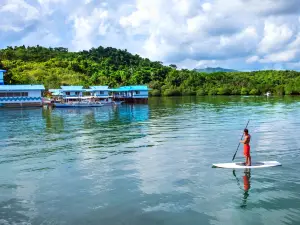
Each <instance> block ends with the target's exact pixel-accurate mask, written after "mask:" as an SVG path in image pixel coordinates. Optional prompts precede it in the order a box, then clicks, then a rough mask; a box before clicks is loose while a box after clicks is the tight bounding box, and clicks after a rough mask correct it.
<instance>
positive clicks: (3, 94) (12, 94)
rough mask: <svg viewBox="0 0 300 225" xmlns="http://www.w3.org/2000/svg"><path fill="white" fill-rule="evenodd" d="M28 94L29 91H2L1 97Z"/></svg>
mask: <svg viewBox="0 0 300 225" xmlns="http://www.w3.org/2000/svg"><path fill="white" fill-rule="evenodd" d="M21 96H28V92H0V97H21Z"/></svg>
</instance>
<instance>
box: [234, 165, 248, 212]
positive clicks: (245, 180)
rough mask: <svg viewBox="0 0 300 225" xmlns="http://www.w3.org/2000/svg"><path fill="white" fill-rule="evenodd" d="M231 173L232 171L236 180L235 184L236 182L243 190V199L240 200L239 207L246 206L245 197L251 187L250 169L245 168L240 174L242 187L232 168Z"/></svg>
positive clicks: (246, 197)
mask: <svg viewBox="0 0 300 225" xmlns="http://www.w3.org/2000/svg"><path fill="white" fill-rule="evenodd" d="M232 173H233V175H234V177H235V178H236V180H237V184H238V186H239V188H240V189H241V190H242V191H243V200H242V204H241V206H240V207H241V208H246V207H247V199H248V197H249V195H250V194H249V191H250V187H251V182H250V178H251V169H245V170H244V174H243V176H242V180H243V188H242V187H241V184H240V180H239V179H238V178H237V176H236V172H235V170H233V171H232Z"/></svg>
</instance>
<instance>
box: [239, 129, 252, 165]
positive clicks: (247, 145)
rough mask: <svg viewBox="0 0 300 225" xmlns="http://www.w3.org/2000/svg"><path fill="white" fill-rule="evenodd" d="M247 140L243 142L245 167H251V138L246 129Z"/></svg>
mask: <svg viewBox="0 0 300 225" xmlns="http://www.w3.org/2000/svg"><path fill="white" fill-rule="evenodd" d="M244 135H245V139H244V140H242V141H241V143H243V144H244V156H245V158H246V162H245V165H246V166H251V156H250V139H251V136H250V134H249V131H248V129H244Z"/></svg>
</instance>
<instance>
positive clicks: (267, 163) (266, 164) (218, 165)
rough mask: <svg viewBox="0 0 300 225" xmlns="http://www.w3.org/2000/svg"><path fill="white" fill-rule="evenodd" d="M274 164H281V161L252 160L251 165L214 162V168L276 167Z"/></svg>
mask: <svg viewBox="0 0 300 225" xmlns="http://www.w3.org/2000/svg"><path fill="white" fill-rule="evenodd" d="M274 166H281V163H279V162H277V161H259V162H252V165H251V166H245V163H244V162H236V163H216V164H213V167H214V168H227V169H247V168H249V169H251V168H253V169H254V168H267V167H274Z"/></svg>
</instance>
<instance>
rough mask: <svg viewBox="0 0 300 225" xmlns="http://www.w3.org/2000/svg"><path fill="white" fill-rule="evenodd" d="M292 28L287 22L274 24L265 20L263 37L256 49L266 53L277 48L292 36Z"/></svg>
mask: <svg viewBox="0 0 300 225" xmlns="http://www.w3.org/2000/svg"><path fill="white" fill-rule="evenodd" d="M293 35H294V33H293V30H292V29H291V28H290V27H289V25H288V24H275V23H271V22H269V21H265V27H264V37H263V39H262V40H261V42H260V43H259V48H258V51H259V52H261V53H268V52H270V51H273V50H278V49H280V48H282V47H284V45H285V44H286V43H288V42H289V41H290V39H291V38H292V37H293Z"/></svg>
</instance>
